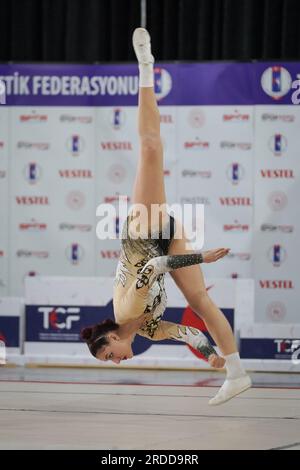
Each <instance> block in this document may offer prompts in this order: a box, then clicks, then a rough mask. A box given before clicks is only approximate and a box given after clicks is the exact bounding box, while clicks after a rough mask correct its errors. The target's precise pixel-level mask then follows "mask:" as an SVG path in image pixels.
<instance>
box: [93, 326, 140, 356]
mask: <svg viewBox="0 0 300 470" xmlns="http://www.w3.org/2000/svg"><path fill="white" fill-rule="evenodd" d="M106 336H107V339H108V340H109V343H108V344H106V345H105V346H103V347H102V348H101V349H99V351H98V352H97V359H99V360H100V361H112V362H114V363H115V364H119V363H120V362H121V361H126V360H127V359H131V358H132V357H133V352H132V348H131V339H130V338H126V339H120V337H119V336H118V335H117V334H116V333H115V332H111V333H108V334H107V335H106Z"/></svg>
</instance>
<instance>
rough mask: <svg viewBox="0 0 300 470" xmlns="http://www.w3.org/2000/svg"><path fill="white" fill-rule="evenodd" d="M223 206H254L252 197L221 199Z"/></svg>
mask: <svg viewBox="0 0 300 470" xmlns="http://www.w3.org/2000/svg"><path fill="white" fill-rule="evenodd" d="M219 200H220V204H221V205H222V206H252V202H251V199H250V197H220V198H219Z"/></svg>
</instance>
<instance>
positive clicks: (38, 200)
mask: <svg viewBox="0 0 300 470" xmlns="http://www.w3.org/2000/svg"><path fill="white" fill-rule="evenodd" d="M16 203H17V204H18V205H19V206H21V205H22V206H49V204H50V203H49V198H48V196H16Z"/></svg>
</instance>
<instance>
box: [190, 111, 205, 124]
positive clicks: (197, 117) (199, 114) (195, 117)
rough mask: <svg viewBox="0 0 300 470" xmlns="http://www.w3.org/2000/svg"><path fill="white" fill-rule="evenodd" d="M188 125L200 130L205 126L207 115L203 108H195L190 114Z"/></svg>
mask: <svg viewBox="0 0 300 470" xmlns="http://www.w3.org/2000/svg"><path fill="white" fill-rule="evenodd" d="M188 123H189V125H190V126H191V127H193V128H195V129H199V128H200V127H203V126H204V124H205V114H204V112H203V111H202V109H201V108H194V109H192V110H191V111H190V112H189V115H188Z"/></svg>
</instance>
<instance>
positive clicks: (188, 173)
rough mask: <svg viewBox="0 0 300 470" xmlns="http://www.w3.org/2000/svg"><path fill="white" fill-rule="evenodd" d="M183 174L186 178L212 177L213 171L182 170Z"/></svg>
mask: <svg viewBox="0 0 300 470" xmlns="http://www.w3.org/2000/svg"><path fill="white" fill-rule="evenodd" d="M181 175H182V176H183V177H184V178H211V176H212V172H211V171H210V170H206V171H205V170H202V171H201V170H182V172H181Z"/></svg>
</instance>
